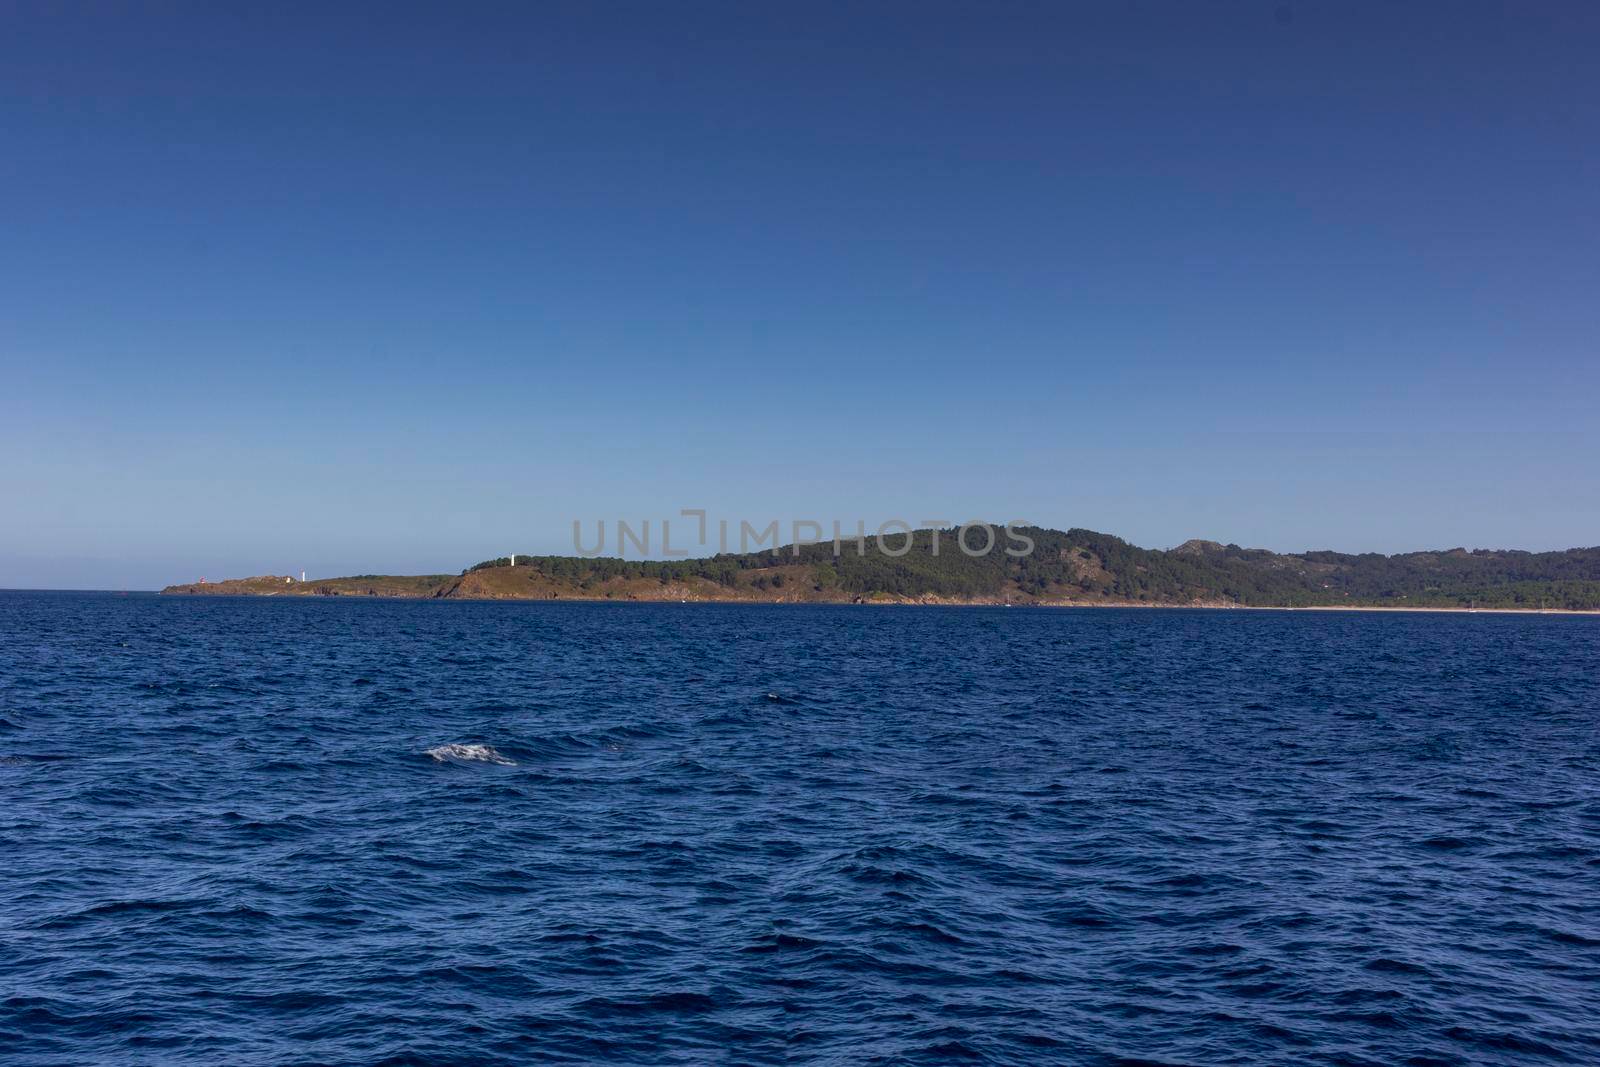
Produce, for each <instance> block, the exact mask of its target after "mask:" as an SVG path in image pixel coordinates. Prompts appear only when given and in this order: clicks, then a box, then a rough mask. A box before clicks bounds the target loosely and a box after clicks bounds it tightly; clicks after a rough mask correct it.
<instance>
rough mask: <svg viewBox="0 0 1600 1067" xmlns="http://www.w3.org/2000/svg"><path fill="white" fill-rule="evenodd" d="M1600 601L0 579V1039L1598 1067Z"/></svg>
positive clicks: (288, 1048)
mask: <svg viewBox="0 0 1600 1067" xmlns="http://www.w3.org/2000/svg"><path fill="white" fill-rule="evenodd" d="M1597 679H1600V619H1596V618H1572V617H1556V616H1533V617H1509V616H1501V615H1487V614H1479V615H1374V614H1298V613H1277V612H1206V611H1137V610H1077V611H1072V610H1022V609H1012V610H1004V609H980V608H968V609H960V608H952V609H942V608H849V607H782V606H770V607H769V606H731V605H704V606H699V605H639V604H618V605H605V604H600V605H579V604H535V603H500V604H494V603H435V602H400V601H350V600H288V599H283V600H252V599H231V598H217V599H199V598H196V599H174V598H157V597H152V596H126V597H124V596H112V595H90V594H41V593H8V594H0V798H3V801H0V1061H3V1062H4V1063H5V1064H7V1065H8V1067H25V1065H45V1064H50V1065H56V1064H63V1065H64V1064H72V1065H80V1064H117V1065H123V1064H234V1065H249V1064H289V1063H305V1064H312V1063H317V1064H427V1063H439V1064H455V1063H459V1064H491V1065H492V1064H527V1063H560V1062H572V1063H636V1064H717V1063H727V1064H744V1063H749V1064H766V1063H772V1064H776V1063H784V1064H865V1063H905V1064H933V1063H940V1064H943V1063H952V1062H974V1063H994V1064H1029V1065H1032V1064H1042V1063H1065V1064H1126V1065H1132V1064H1203V1065H1214V1064H1262V1065H1268V1064H1270V1065H1281V1064H1384V1065H1390V1064H1409V1065H1417V1067H1421V1065H1434V1064H1439V1065H1443V1064H1524V1063H1528V1064H1533V1063H1539V1064H1543V1063H1575V1064H1595V1063H1600V680H1597Z"/></svg>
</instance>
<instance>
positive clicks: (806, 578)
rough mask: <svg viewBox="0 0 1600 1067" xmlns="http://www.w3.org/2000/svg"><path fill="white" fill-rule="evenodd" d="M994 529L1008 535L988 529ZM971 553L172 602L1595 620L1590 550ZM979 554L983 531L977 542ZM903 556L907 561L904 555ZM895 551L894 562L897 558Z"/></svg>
mask: <svg viewBox="0 0 1600 1067" xmlns="http://www.w3.org/2000/svg"><path fill="white" fill-rule="evenodd" d="M996 530H997V532H1002V533H1003V531H1001V530H1000V528H999V526H998V524H997V526H996ZM1016 532H1018V533H1020V534H1023V535H1025V536H1027V537H1028V538H1031V539H1032V541H1033V551H1032V552H1031V553H1030V554H1028V555H1025V556H1013V555H1008V554H1007V553H1006V552H1005V550H1004V549H1005V547H1006V546H1007V544H1008V542H1007V540H1006V539H1005V538H1004V537H1003V536H1002V537H1000V538H999V539H997V541H996V544H995V547H994V549H993V550H992V551H990V552H988V553H987V554H984V555H976V556H974V555H968V554H967V553H965V552H963V551H961V549H960V548H959V547H958V546H957V543H956V541H955V534H956V531H955V530H954V529H947V530H920V531H918V532H917V533H916V534H915V535H914V536H913V537H912V538H911V540H910V543H909V548H908V549H907V548H906V546H907V540H906V536H905V535H904V534H893V535H890V536H888V537H886V538H884V539H883V540H884V543H883V544H882V545H880V544H879V543H878V539H877V538H875V537H867V538H866V539H865V543H864V545H858V543H857V542H856V541H855V540H854V539H849V540H846V541H844V542H843V544H842V547H841V550H840V551H839V552H838V554H835V551H834V545H833V543H832V542H831V541H825V542H823V543H821V544H813V545H804V544H802V545H799V546H795V545H785V546H782V547H780V548H776V549H767V550H764V551H760V552H748V553H738V554H729V553H722V554H718V555H713V556H706V557H703V558H698V559H674V560H625V559H618V558H614V557H596V558H588V557H582V556H549V555H535V554H531V553H530V554H528V555H518V556H516V557H514V559H513V558H512V557H501V558H499V559H491V560H485V561H484V562H482V563H478V564H476V565H474V566H471V567H468V568H467V569H466V570H463V571H461V572H460V573H459V574H428V575H376V574H366V575H356V576H353V577H347V578H318V579H312V580H310V581H301V580H299V579H295V578H292V577H288V576H283V575H263V576H258V577H253V578H235V579H228V580H225V581H212V582H208V581H200V582H195V583H191V584H185V585H172V586H168V587H167V588H166V589H164V590H163V592H164V593H169V594H190V595H253V596H368V597H414V598H449V599H477V600H648V601H746V602H770V603H806V602H812V603H883V604H1015V605H1018V606H1023V605H1041V606H1108V607H1109V606H1148V607H1219V608H1220V607H1242V608H1396V609H1412V610H1441V609H1446V610H1473V609H1476V610H1517V611H1541V610H1542V611H1589V612H1592V611H1600V547H1594V548H1571V549H1566V550H1565V551H1557V552H1523V551H1518V550H1510V549H1497V550H1488V549H1475V550H1471V551H1469V550H1467V549H1464V548H1453V549H1447V550H1442V551H1432V552H1408V553H1404V554H1399V555H1393V556H1385V555H1381V554H1378V553H1362V554H1359V555H1354V554H1349V553H1342V552H1327V551H1323V552H1300V553H1277V552H1270V551H1267V550H1266V549H1255V548H1240V547H1239V546H1238V545H1223V544H1219V543H1217V542H1215V541H1187V542H1185V543H1184V544H1181V545H1179V546H1178V547H1177V548H1173V549H1166V550H1162V549H1149V548H1140V547H1138V546H1136V545H1133V544H1130V543H1128V542H1127V541H1124V540H1123V539H1121V538H1120V537H1114V536H1112V535H1110V534H1103V533H1096V532H1095V531H1093V530H1082V529H1071V530H1065V531H1062V530H1047V529H1043V528H1039V527H1018V528H1016ZM969 544H971V545H973V547H974V548H976V547H978V546H979V545H980V544H981V538H980V537H978V536H976V535H975V536H973V537H972V538H970V539H969ZM902 550H904V551H903V554H901V553H902ZM891 553H896V554H891Z"/></svg>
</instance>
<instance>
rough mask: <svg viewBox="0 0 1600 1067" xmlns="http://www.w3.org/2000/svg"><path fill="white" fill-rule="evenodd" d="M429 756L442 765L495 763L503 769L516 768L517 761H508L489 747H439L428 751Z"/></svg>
mask: <svg viewBox="0 0 1600 1067" xmlns="http://www.w3.org/2000/svg"><path fill="white" fill-rule="evenodd" d="M426 754H427V755H429V756H432V757H433V758H434V759H436V760H438V761H439V762H440V763H494V764H498V765H499V766H501V767H515V766H516V765H517V764H516V761H515V760H508V759H506V758H505V757H504V756H502V755H500V753H498V752H496V751H495V750H494V749H493V748H491V747H490V746H488V745H454V744H452V745H438V746H436V747H434V748H430V749H428V751H427V753H426Z"/></svg>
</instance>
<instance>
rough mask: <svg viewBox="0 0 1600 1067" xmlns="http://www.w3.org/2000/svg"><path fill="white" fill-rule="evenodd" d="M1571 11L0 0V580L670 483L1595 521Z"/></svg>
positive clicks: (434, 523)
mask: <svg viewBox="0 0 1600 1067" xmlns="http://www.w3.org/2000/svg"><path fill="white" fill-rule="evenodd" d="M139 7H145V8H147V9H146V10H138V9H137V8H139ZM1597 56H1600V6H1597V5H1594V4H1592V3H1579V2H1572V3H1562V4H1552V3H1517V4H1506V3H1404V2H1383V3H1353V4H1345V3H1315V4H1313V3H1302V2H1289V3H1286V4H1275V3H1271V2H1266V3H1254V2H1242V3H1197V2H1192V0H1189V2H1182V3H1176V2H1175V3H1137V4H1135V3H1122V2H1118V3H1111V2H1106V3H1101V4H1093V3H1084V4H1027V5H1021V4H998V5H991V4H977V3H973V4H968V5H961V6H947V5H942V4H932V3H926V2H919V3H912V4H904V5H895V4H869V5H861V4H840V5H821V4H788V5H771V4H768V5H762V4H744V3H737V4H727V5H712V4H700V3H690V4H656V3H651V4H641V5H637V6H632V5H620V4H611V3H572V4H538V5H523V4H507V5H503V6H484V5H475V4H465V5H454V6H451V7H449V8H448V9H446V7H445V5H437V6H434V7H431V8H422V7H418V8H412V7H409V6H407V5H394V4H384V5H371V6H370V8H369V9H368V10H367V11H366V12H365V13H362V12H359V11H358V10H357V9H356V6H355V5H314V4H288V5H241V4H235V5H215V4H195V5H167V4H163V5H129V6H125V7H124V6H118V7H116V8H115V9H113V8H112V6H111V5H56V4H43V3H22V4H7V5H6V6H5V9H4V11H3V12H0V131H3V142H0V146H3V148H0V371H3V375H0V381H3V383H4V384H3V386H0V456H3V457H4V458H3V463H0V509H3V515H4V521H3V523H0V586H80V587H110V588H117V587H123V586H125V587H127V588H141V587H154V586H159V585H162V584H165V583H167V582H170V581H178V580H184V581H187V580H192V579H193V578H194V577H195V576H196V575H200V574H205V575H209V576H212V577H216V576H222V575H240V574H251V573H261V572H269V571H270V572H279V573H281V572H285V571H290V570H293V571H298V570H300V569H301V568H305V569H308V570H310V571H311V572H312V573H313V574H322V575H327V574H337V573H351V572H369V571H402V572H414V571H453V570H457V569H459V568H460V567H462V566H464V565H467V564H469V563H472V562H475V561H477V560H479V559H483V558H486V557H489V556H494V555H500V554H503V553H504V552H507V551H510V550H512V549H517V550H523V551H528V550H535V551H536V550H547V551H564V550H566V549H567V548H568V546H569V545H570V540H571V531H570V524H571V521H572V520H573V519H574V518H582V519H585V520H593V519H596V518H600V517H605V518H608V519H615V518H617V517H619V516H620V517H627V518H631V519H640V518H659V517H661V516H663V515H666V516H670V515H673V514H675V513H676V512H677V510H678V509H679V508H682V507H705V508H708V509H710V510H711V513H712V515H713V517H716V516H726V517H731V518H734V519H736V520H737V519H739V518H749V519H751V520H760V521H765V520H766V519H768V518H780V519H785V520H787V519H790V518H794V517H814V518H818V519H824V520H827V519H833V518H839V519H843V520H854V519H856V518H858V517H859V518H864V519H866V520H868V521H869V522H872V523H876V522H878V521H881V520H883V519H886V518H891V517H904V518H906V519H909V520H912V521H916V520H920V519H923V518H948V519H952V520H961V519H966V518H970V517H973V516H988V517H993V518H1000V519H1003V518H1013V517H1018V518H1025V519H1028V520H1031V521H1033V522H1037V523H1040V524H1043V525H1050V526H1058V527H1066V526H1072V525H1079V526H1089V527H1093V528H1096V529H1101V530H1105V531H1108V532H1112V533H1117V534H1120V535H1122V536H1125V537H1127V538H1129V539H1130V540H1132V541H1134V542H1136V543H1139V544H1144V545H1149V546H1155V547H1164V546H1170V545H1172V544H1176V543H1178V542H1180V541H1183V540H1185V539H1186V538H1189V537H1207V538H1215V539H1217V540H1221V541H1233V542H1238V543H1241V544H1247V545H1259V546H1263V547H1268V548H1274V549H1279V550H1302V549H1307V548H1325V547H1331V548H1340V549H1346V550H1353V551H1361V550H1379V551H1403V550H1411V549H1417V548H1425V547H1450V546H1454V545H1466V546H1469V547H1475V546H1508V547H1526V548H1534V549H1541V548H1554V547H1567V546H1570V545H1580V544H1581V545H1590V544H1595V543H1600V473H1597V471H1600V467H1597V461H1596V459H1595V457H1596V456H1597V455H1600V416H1597V413H1596V404H1597V401H1600V352H1597V342H1600V63H1597V62H1596V57H1597Z"/></svg>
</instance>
